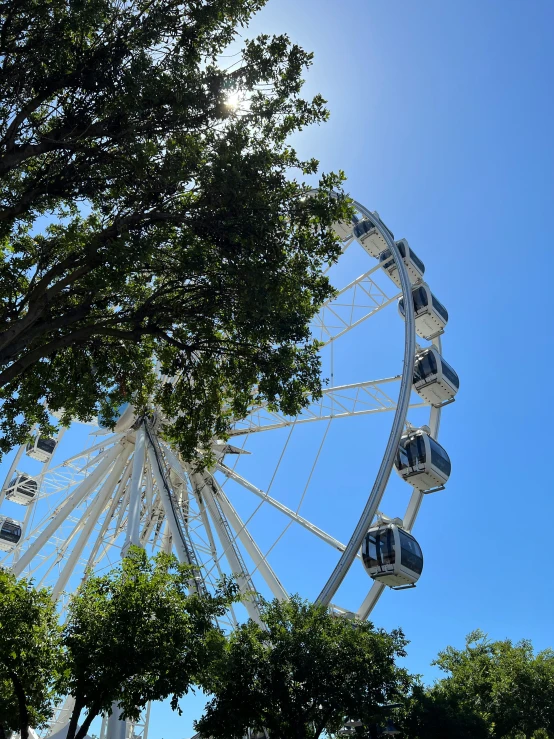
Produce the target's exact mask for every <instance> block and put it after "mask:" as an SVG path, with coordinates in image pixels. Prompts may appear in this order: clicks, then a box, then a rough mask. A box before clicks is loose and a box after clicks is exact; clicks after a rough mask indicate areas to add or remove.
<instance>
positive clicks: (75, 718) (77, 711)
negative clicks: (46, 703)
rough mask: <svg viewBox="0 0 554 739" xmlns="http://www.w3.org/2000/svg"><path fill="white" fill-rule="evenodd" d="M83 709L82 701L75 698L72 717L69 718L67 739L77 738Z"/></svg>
mask: <svg viewBox="0 0 554 739" xmlns="http://www.w3.org/2000/svg"><path fill="white" fill-rule="evenodd" d="M82 709H83V705H82V703H81V702H80V701H79V700H77V699H75V705H74V706H73V712H72V713H71V719H70V720H69V726H68V729H67V738H66V739H75V732H76V731H77V726H78V724H79V716H80V715H81V711H82Z"/></svg>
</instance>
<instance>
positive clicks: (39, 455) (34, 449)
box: [26, 434, 57, 462]
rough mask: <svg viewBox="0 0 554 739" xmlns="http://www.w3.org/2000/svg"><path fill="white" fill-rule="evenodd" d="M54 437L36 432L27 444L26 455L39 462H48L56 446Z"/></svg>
mask: <svg viewBox="0 0 554 739" xmlns="http://www.w3.org/2000/svg"><path fill="white" fill-rule="evenodd" d="M56 444H57V442H56V439H51V438H50V437H48V436H42V435H41V434H36V436H35V437H34V438H33V440H32V441H30V442H29V443H28V444H27V450H26V451H27V455H28V456H29V457H31V459H36V460H38V461H39V462H49V461H50V459H52V455H53V454H54V449H55V448H56Z"/></svg>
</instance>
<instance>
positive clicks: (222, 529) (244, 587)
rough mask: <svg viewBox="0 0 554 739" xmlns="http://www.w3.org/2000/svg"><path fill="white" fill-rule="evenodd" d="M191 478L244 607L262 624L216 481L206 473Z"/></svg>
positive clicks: (253, 590)
mask: <svg viewBox="0 0 554 739" xmlns="http://www.w3.org/2000/svg"><path fill="white" fill-rule="evenodd" d="M191 478H192V484H193V485H194V486H195V488H196V490H197V492H198V494H199V495H200V496H201V497H202V498H203V499H204V500H205V502H206V508H207V510H208V512H209V514H210V518H211V519H212V521H213V524H214V528H215V530H216V532H217V536H218V538H219V540H220V542H221V544H222V547H223V554H224V556H225V558H226V559H227V561H228V563H229V566H230V567H231V572H232V573H233V574H234V575H235V577H236V579H237V585H238V587H239V590H240V592H241V593H242V595H243V596H244V600H243V601H242V602H243V604H244V607H245V608H246V611H247V613H248V615H249V617H250V618H251V619H252V620H253V621H256V622H257V623H261V615H260V609H259V606H258V603H257V601H256V600H254V599H253V597H252V593H255V592H256V590H255V588H254V583H253V582H252V578H251V577H250V573H249V572H248V569H247V567H246V564H245V563H244V561H243V560H242V556H241V554H240V551H239V549H238V547H237V546H236V545H235V541H234V539H233V537H232V535H231V531H230V528H229V523H228V522H227V520H226V518H225V515H224V513H223V511H222V509H221V506H220V505H219V501H217V500H216V494H217V493H216V491H217V488H216V485H215V482H216V481H215V479H214V478H213V477H212V476H211V475H209V474H208V473H206V472H196V473H192V475H191Z"/></svg>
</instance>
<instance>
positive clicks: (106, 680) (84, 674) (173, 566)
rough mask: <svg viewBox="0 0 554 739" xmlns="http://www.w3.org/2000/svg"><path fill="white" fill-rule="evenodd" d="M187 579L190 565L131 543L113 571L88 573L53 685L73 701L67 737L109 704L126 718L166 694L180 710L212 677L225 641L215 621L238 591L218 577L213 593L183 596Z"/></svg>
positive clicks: (69, 622)
mask: <svg viewBox="0 0 554 739" xmlns="http://www.w3.org/2000/svg"><path fill="white" fill-rule="evenodd" d="M190 577H191V571H190V567H188V566H185V565H180V564H179V563H178V562H177V560H176V559H175V557H173V556H171V555H167V554H164V553H161V554H158V555H156V557H155V558H154V559H150V560H149V559H148V557H147V555H146V553H145V552H144V551H143V550H142V549H140V548H138V547H133V548H131V549H130V550H129V554H128V555H127V557H126V558H125V559H124V560H123V562H122V564H121V566H120V568H118V569H116V570H114V571H113V572H111V573H110V574H109V575H105V576H95V577H90V578H89V579H88V580H87V581H86V582H85V583H84V585H82V586H81V588H80V589H79V591H78V592H77V594H76V595H75V596H74V597H73V598H72V599H71V601H70V605H69V609H68V618H67V622H66V625H65V627H64V633H63V640H64V646H65V649H66V670H65V676H64V678H63V679H62V681H61V683H60V688H63V690H64V691H67V692H68V693H69V694H70V695H72V696H73V697H74V698H75V708H74V711H73V714H72V716H71V720H70V724H69V731H68V735H67V736H68V739H74V737H77V739H82V738H83V737H84V736H85V735H86V733H87V730H88V728H89V726H90V724H91V722H92V721H93V719H94V718H95V717H96V716H98V715H99V714H100V713H106V712H110V711H111V707H112V704H113V703H117V704H118V705H119V707H120V710H121V713H120V715H121V716H122V717H130V718H133V719H137V718H138V716H139V713H140V710H141V709H142V708H144V706H145V705H146V704H147V703H148V701H156V700H163V699H165V698H168V697H171V705H172V707H173V709H176V710H180V709H179V699H180V698H182V696H183V695H185V694H186V693H187V692H188V691H189V689H190V687H191V686H192V685H204V684H206V683H207V682H208V681H211V680H212V679H213V678H212V677H211V668H212V665H213V664H214V662H215V660H216V658H217V656H218V654H219V653H220V652H221V650H222V649H223V644H224V641H225V638H224V636H223V634H222V632H221V631H220V630H219V629H218V628H217V627H216V626H214V621H215V619H216V617H217V616H222V615H223V614H224V613H225V610H226V608H227V607H228V606H229V604H230V603H231V602H232V601H233V599H234V598H235V596H236V593H237V588H236V586H235V585H234V584H233V583H231V582H224V583H222V585H221V588H220V589H219V590H218V591H217V592H215V593H214V594H211V595H210V594H205V595H197V594H191V595H189V594H188V589H189V587H190ZM83 710H85V712H86V713H85V718H84V720H83V723H82V726H81V728H80V729H77V726H78V721H79V719H80V715H81V712H82V711H83Z"/></svg>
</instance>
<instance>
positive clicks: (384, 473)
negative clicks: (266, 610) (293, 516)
mask: <svg viewBox="0 0 554 739" xmlns="http://www.w3.org/2000/svg"><path fill="white" fill-rule="evenodd" d="M355 206H356V208H358V210H359V211H360V213H362V214H363V215H364V216H365V217H366V218H367V219H368V220H370V221H371V222H372V223H373V225H374V226H375V227H376V229H377V230H378V231H379V233H380V234H381V236H382V237H383V238H384V239H385V241H386V243H387V246H388V247H389V249H390V251H391V254H392V256H393V258H394V263H395V264H396V268H397V269H398V273H399V275H400V281H401V285H402V294H403V295H404V296H405V300H404V302H405V311H406V316H405V318H406V324H405V342H404V367H403V370H402V380H401V383H400V391H399V394H398V403H397V407H396V412H395V415H394V420H393V422H392V428H391V432H390V435H389V439H388V442H387V446H386V448H385V453H384V455H383V459H382V461H381V465H380V467H379V470H378V472H377V477H376V478H375V482H374V484H373V488H372V490H371V493H370V495H369V498H368V500H367V502H366V504H365V506H364V509H363V511H362V515H361V516H360V518H359V520H358V523H357V524H356V528H355V529H354V533H353V534H352V536H351V537H350V541H349V542H348V544H347V546H346V549H345V551H344V552H343V553H342V556H341V558H340V559H339V561H338V563H337V565H336V567H335V569H334V570H333V572H332V573H331V577H330V578H329V579H328V581H327V582H326V584H325V586H324V587H323V589H322V591H321V593H320V594H319V596H318V598H317V602H318V603H320V604H322V605H328V604H329V603H330V602H331V600H332V598H333V596H334V595H335V593H336V592H337V590H338V589H339V587H340V585H341V583H342V581H343V580H344V578H345V577H346V573H347V572H348V570H349V569H350V567H351V566H352V563H353V562H354V560H355V559H356V555H357V554H358V551H359V549H360V547H361V545H362V541H363V539H364V536H365V535H366V533H367V530H368V529H369V526H370V524H371V522H372V520H373V517H374V516H375V514H376V512H377V509H378V507H379V503H380V502H381V498H382V497H383V494H384V492H385V488H386V486H387V482H388V480H389V477H390V473H391V471H392V465H393V462H394V455H395V454H396V450H397V448H398V444H399V442H400V437H401V436H402V430H403V428H404V423H405V422H406V414H407V412H408V405H409V403H410V394H411V391H412V379H413V373H414V359H415V347H416V342H415V317H414V305H413V301H412V300H411V294H412V293H411V284H410V278H409V276H408V271H407V270H406V265H405V264H404V261H403V259H402V257H401V256H400V252H399V251H398V247H397V246H396V244H395V243H394V239H393V238H392V236H391V234H390V233H389V231H388V230H387V229H386V228H385V227H383V225H382V224H381V221H380V220H379V219H378V218H376V217H375V216H374V215H373V214H372V213H370V211H368V210H367V208H364V207H363V206H361V205H360V204H359V203H355Z"/></svg>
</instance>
